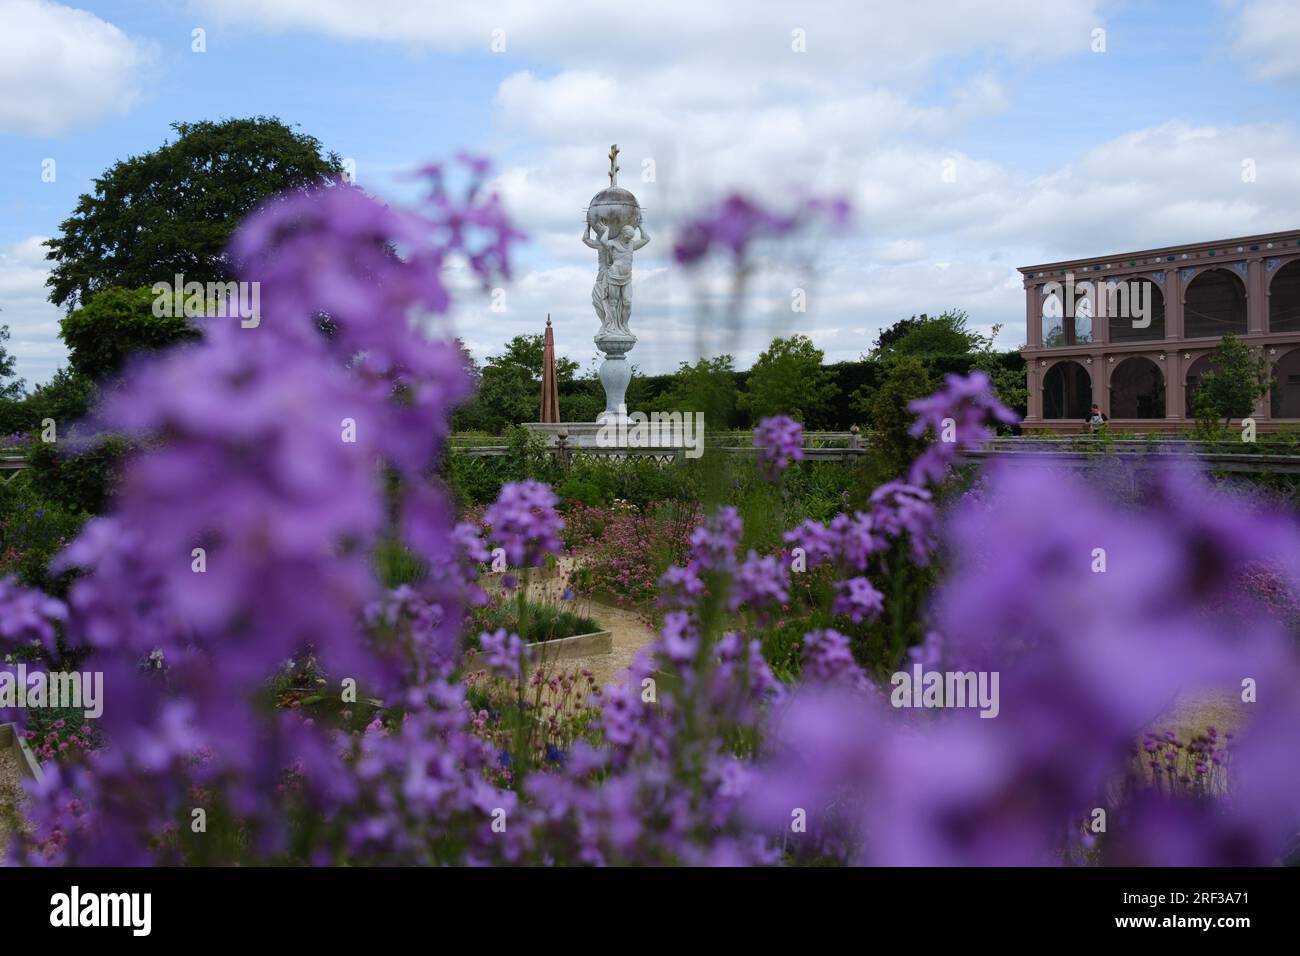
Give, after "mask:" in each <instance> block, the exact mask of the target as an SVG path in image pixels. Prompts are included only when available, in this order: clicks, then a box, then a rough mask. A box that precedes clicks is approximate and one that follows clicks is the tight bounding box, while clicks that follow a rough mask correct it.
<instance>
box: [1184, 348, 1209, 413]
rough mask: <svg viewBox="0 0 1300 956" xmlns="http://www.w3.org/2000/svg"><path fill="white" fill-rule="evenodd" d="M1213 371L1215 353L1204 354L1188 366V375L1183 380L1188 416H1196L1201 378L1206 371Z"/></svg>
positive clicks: (1185, 406)
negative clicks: (1197, 392)
mask: <svg viewBox="0 0 1300 956" xmlns="http://www.w3.org/2000/svg"><path fill="white" fill-rule="evenodd" d="M1212 371H1214V356H1213V355H1202V356H1201V357H1200V358H1198V359H1197V360H1196V361H1195V362H1193V363H1192V364H1191V365H1189V366H1188V367H1187V375H1186V377H1185V378H1184V380H1183V382H1184V384H1183V398H1184V400H1185V401H1186V403H1187V404H1186V405H1184V406H1183V407H1184V408H1185V409H1187V417H1188V418H1195V417H1196V390H1197V389H1198V388H1200V387H1201V379H1203V378H1204V377H1205V375H1206V373H1207V372H1212Z"/></svg>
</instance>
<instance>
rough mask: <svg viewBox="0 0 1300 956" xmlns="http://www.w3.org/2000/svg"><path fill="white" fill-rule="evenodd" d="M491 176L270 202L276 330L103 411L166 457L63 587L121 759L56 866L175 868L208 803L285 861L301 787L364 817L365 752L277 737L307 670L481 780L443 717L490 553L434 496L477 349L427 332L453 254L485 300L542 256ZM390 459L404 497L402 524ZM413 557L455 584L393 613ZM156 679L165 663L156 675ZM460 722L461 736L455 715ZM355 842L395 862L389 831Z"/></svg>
mask: <svg viewBox="0 0 1300 956" xmlns="http://www.w3.org/2000/svg"><path fill="white" fill-rule="evenodd" d="M471 169H472V173H473V176H472V182H471V184H470V187H469V189H468V191H467V192H466V193H465V194H464V195H463V196H456V197H452V196H451V195H450V194H449V193H448V192H447V190H446V189H445V187H444V186H443V184H442V182H441V180H439V181H438V182H437V183H436V184H435V194H436V196H435V198H434V200H433V201H432V203H431V208H430V209H429V210H427V211H426V212H423V213H405V212H398V211H395V210H393V209H391V208H389V207H387V206H385V205H383V204H382V203H379V202H376V201H375V200H373V199H371V198H369V197H367V196H365V195H364V194H363V193H361V192H360V191H359V190H356V189H354V188H351V187H349V186H347V185H344V184H335V185H331V186H329V187H326V188H322V189H318V190H315V191H312V192H310V193H307V194H297V195H292V196H287V197H280V198H277V199H276V200H275V201H272V202H270V203H268V204H267V206H266V207H265V208H264V209H263V210H261V211H259V212H258V213H256V214H254V215H253V216H252V217H250V219H249V220H248V221H247V222H246V223H245V224H244V225H242V226H241V227H240V229H239V230H238V231H237V232H236V235H235V237H234V239H233V240H232V245H231V254H232V258H233V260H234V261H236V262H238V263H239V264H240V268H241V270H242V272H243V276H242V278H245V279H248V280H250V281H257V282H260V283H261V290H262V295H261V302H262V306H263V310H264V312H265V316H264V318H263V320H262V321H261V322H260V323H259V324H257V325H256V326H255V327H249V328H243V327H240V326H239V325H237V324H235V323H220V322H213V323H209V324H208V325H207V326H206V327H205V330H204V336H203V339H202V340H201V341H200V342H198V343H196V344H195V345H192V346H188V347H186V348H184V349H179V350H173V351H171V352H169V353H167V354H166V355H163V356H161V357H158V358H156V359H153V360H149V361H145V362H142V363H138V364H137V365H136V366H135V367H133V368H131V369H130V370H129V371H128V374H127V376H126V377H125V379H124V380H123V382H122V383H121V385H120V386H119V387H118V388H117V389H115V390H114V391H113V392H112V393H111V394H110V396H109V398H108V400H107V401H106V403H105V405H104V406H103V407H102V408H101V409H99V413H98V415H99V419H100V421H101V422H102V423H104V424H105V425H108V426H110V427H112V428H114V429H116V430H118V431H120V432H123V433H126V434H129V435H132V436H137V437H140V438H144V439H148V442H147V451H145V452H143V453H141V454H140V455H138V456H137V457H136V458H134V459H133V460H132V461H131V462H130V463H129V465H128V466H127V468H126V470H125V473H124V476H123V480H122V483H121V488H120V493H119V496H118V498H117V501H116V503H115V508H114V510H113V512H112V513H111V514H110V515H108V516H106V517H103V518H98V519H95V520H93V521H92V522H90V523H89V524H88V525H87V526H86V528H85V529H84V531H83V533H82V534H81V536H80V537H79V538H78V539H77V540H76V541H75V542H73V544H72V545H71V546H70V547H69V548H68V549H67V551H66V552H65V553H64V555H63V556H62V558H61V559H60V564H59V566H60V567H64V568H79V569H82V570H84V571H85V572H86V573H84V574H83V575H82V576H80V577H79V578H78V579H77V580H76V581H75V582H74V583H73V585H72V588H71V591H70V594H69V607H70V611H69V621H68V627H67V640H68V643H69V644H70V646H73V647H81V648H86V649H89V650H90V651H91V652H92V653H93V655H94V661H95V666H96V668H97V669H100V670H102V671H104V673H105V686H106V694H107V695H108V696H109V699H110V700H111V701H113V702H114V703H112V704H111V705H110V706H108V707H106V709H105V714H104V718H103V720H102V725H103V728H102V729H103V732H104V735H105V737H106V738H107V739H108V740H109V741H110V742H111V745H110V746H109V747H107V748H105V749H104V750H103V751H101V752H99V753H96V754H94V755H92V756H91V757H90V758H89V759H88V761H87V762H86V764H85V765H84V766H80V767H72V768H69V769H68V770H67V772H66V773H65V774H63V775H60V774H52V775H50V776H49V777H47V781H46V785H45V792H44V793H43V794H42V795H41V796H40V798H39V799H38V800H35V801H33V806H34V807H35V808H37V809H36V812H35V816H36V819H35V820H34V821H33V822H34V824H35V832H34V834H33V842H34V844H35V847H34V849H33V852H32V857H31V858H32V859H35V860H40V859H53V860H69V861H77V862H92V863H93V862H112V863H134V862H147V861H150V860H157V859H159V858H163V859H167V858H170V857H169V854H170V853H173V852H175V843H174V840H173V841H169V840H168V839H167V835H168V834H169V833H175V826H176V823H177V821H182V820H184V819H185V818H186V817H187V816H188V812H189V811H188V809H187V808H189V807H191V806H195V805H206V806H211V807H213V808H215V807H216V806H218V805H222V806H224V807H226V808H227V809H229V810H230V811H231V812H233V813H235V814H236V815H237V816H238V817H239V818H240V819H241V820H243V821H244V825H245V826H246V828H247V832H248V833H249V836H250V840H251V841H252V846H253V847H254V848H255V851H256V852H257V853H258V854H260V855H273V854H274V853H276V852H279V851H280V850H279V849H278V848H283V847H284V845H285V840H286V839H287V833H286V829H285V827H286V825H287V824H286V821H285V816H284V814H283V812H282V811H281V810H280V809H279V808H277V806H276V795H277V793H278V792H280V790H279V789H278V787H279V784H278V783H277V782H276V781H279V780H281V778H282V776H283V774H284V773H285V772H286V770H285V768H288V767H291V766H293V767H297V768H298V769H297V771H296V772H295V775H294V781H295V783H294V787H295V792H296V793H299V794H301V795H303V798H304V799H313V800H314V799H320V800H321V801H325V800H326V798H327V797H328V798H329V800H331V801H334V802H333V803H326V802H322V804H321V805H322V806H325V807H326V808H327V809H331V810H332V809H337V808H338V807H339V806H340V803H339V801H342V800H350V799H352V798H353V797H354V796H355V787H353V788H351V789H349V787H348V786H345V784H346V783H347V781H351V780H353V779H354V778H353V777H352V776H351V775H350V772H349V770H348V769H347V767H348V762H349V761H351V760H356V759H358V758H357V754H356V753H355V751H353V750H349V749H347V748H344V747H342V746H339V745H338V744H337V742H331V741H330V740H329V739H328V737H326V736H325V735H323V733H322V731H321V730H320V729H319V728H317V727H315V725H314V724H313V723H312V722H310V721H304V720H302V719H301V718H299V717H298V716H296V715H294V714H285V715H283V718H282V719H276V720H268V719H267V718H266V716H265V713H264V707H263V706H262V704H261V702H260V699H259V698H260V696H261V695H262V694H263V693H264V683H265V681H266V680H267V677H268V675H270V674H272V673H274V672H275V670H276V668H277V666H278V664H279V662H280V661H283V660H285V659H287V658H293V657H296V656H297V655H298V654H299V653H301V652H303V651H304V650H305V649H306V648H310V649H311V652H312V653H313V654H314V655H315V656H316V657H317V658H318V659H319V661H320V663H321V666H322V667H323V668H324V670H325V672H326V673H327V674H330V675H332V676H333V677H334V678H335V679H336V680H340V681H351V682H354V683H355V684H357V685H359V686H361V687H363V688H365V692H366V693H367V694H369V695H373V696H375V697H379V698H382V699H383V700H384V702H385V704H386V705H389V706H400V707H403V708H408V709H411V710H413V711H414V712H415V713H417V714H424V715H425V716H419V717H415V718H412V717H411V716H409V715H408V717H407V718H406V719H405V720H403V721H402V722H401V724H400V729H399V731H398V734H397V736H400V737H401V738H402V739H403V740H405V741H407V742H410V741H411V740H412V739H413V738H414V737H417V736H420V735H424V736H423V737H422V738H421V739H422V746H423V747H424V748H425V749H426V750H429V753H430V760H431V761H433V762H434V763H436V764H437V765H438V766H439V767H441V768H443V770H442V772H444V773H449V772H452V771H453V770H454V772H455V774H457V775H458V776H461V777H463V775H464V770H463V769H462V768H461V766H460V764H461V761H459V760H458V759H457V758H454V757H452V754H453V753H456V752H457V751H458V750H464V749H465V748H466V747H468V746H469V744H468V743H467V742H466V741H465V740H462V739H461V738H460V737H458V736H457V734H459V733H460V732H461V731H460V729H459V724H458V722H459V721H460V711H459V708H458V702H449V701H447V700H440V698H445V697H447V696H448V694H450V693H451V692H452V690H454V688H450V689H449V685H447V684H446V681H445V676H443V675H445V674H446V673H447V672H448V670H449V668H450V666H451V663H452V662H453V661H454V659H455V654H456V651H455V648H456V647H457V645H458V642H459V639H460V636H459V632H458V629H459V621H460V617H461V615H460V613H459V602H460V601H461V600H462V597H463V596H464V594H465V587H466V583H467V581H466V577H467V576H466V575H464V574H460V573H454V572H455V570H456V568H457V567H458V564H457V563H455V562H453V563H451V564H449V563H448V561H447V556H448V554H449V553H454V552H455V547H454V546H453V545H452V542H453V541H455V542H459V545H460V547H461V548H462V549H465V550H467V552H468V554H469V556H472V557H479V556H481V555H482V550H481V544H475V543H474V541H473V540H472V539H471V536H468V535H467V534H466V533H465V531H464V530H461V531H459V532H458V531H455V530H454V525H453V521H452V516H451V515H452V513H451V509H450V507H449V504H448V502H447V501H446V500H445V498H444V497H443V496H442V494H441V493H440V492H437V491H436V490H435V489H433V488H432V487H431V486H430V485H429V483H428V480H427V478H426V477H425V475H426V472H427V470H428V469H429V468H430V467H431V466H432V465H433V464H434V463H435V462H436V460H437V453H438V448H439V443H440V441H441V438H442V436H443V435H445V434H446V431H447V428H448V415H449V412H450V410H451V408H452V407H453V406H454V405H455V403H457V402H458V401H460V400H461V399H463V398H464V397H465V396H466V395H467V394H468V393H469V390H470V387H471V382H470V379H469V376H468V375H467V373H466V370H465V368H464V365H463V361H462V358H461V355H460V352H459V350H458V349H457V348H456V347H455V345H454V344H453V343H451V342H446V341H431V340H429V339H428V338H427V337H426V336H425V335H424V334H423V333H422V332H420V331H419V330H418V329H417V328H416V327H415V325H414V324H413V323H412V322H411V321H410V318H411V316H412V315H413V314H416V313H426V314H427V313H438V312H443V311H445V310H446V309H447V307H448V304H449V295H448V293H447V290H446V288H445V287H444V285H443V280H442V275H441V273H442V266H443V263H444V262H445V261H446V259H447V257H448V256H450V255H453V254H455V255H462V256H465V257H466V258H467V259H468V260H469V261H470V263H471V265H472V266H473V267H474V268H475V269H476V270H477V271H478V272H479V274H480V276H481V277H482V278H483V279H484V280H485V281H493V280H495V279H496V278H497V276H498V275H500V274H502V273H504V272H505V271H506V269H507V268H508V257H507V255H506V252H507V249H508V247H509V245H510V243H511V242H513V240H514V239H515V238H516V237H517V235H518V234H517V233H516V232H515V231H514V230H513V229H511V228H510V226H509V224H508V223H507V222H506V221H505V219H504V217H503V216H502V215H501V213H500V208H499V204H498V203H497V202H496V200H495V198H494V197H486V196H484V195H483V193H482V190H481V178H482V176H483V174H484V171H483V169H482V168H481V166H478V165H472V166H471ZM323 327H324V328H323ZM381 462H382V463H386V464H387V465H388V466H389V467H390V468H391V469H392V471H393V473H395V475H396V476H397V478H398V480H399V486H398V487H399V491H398V494H397V496H396V498H395V501H391V502H390V501H386V499H385V488H384V483H383V480H382V479H383V475H382V473H381V472H380V471H379V470H377V468H376V464H377V463H381ZM393 514H395V515H396V522H395V523H394V522H393V521H392V520H391V518H390V516H391V515H393ZM389 535H396V536H397V537H398V539H399V540H400V541H402V542H403V543H404V544H405V545H406V546H407V547H408V548H409V549H410V550H411V551H413V552H414V553H415V554H416V555H417V556H419V557H421V558H423V559H424V560H425V561H426V562H428V563H429V565H430V566H431V567H436V568H437V569H438V571H437V573H434V574H430V575H429V576H428V577H427V578H426V579H425V580H424V581H423V582H421V584H420V585H419V586H418V590H416V589H414V588H413V589H405V590H402V591H400V592H397V593H395V594H393V595H388V596H384V595H382V594H381V592H380V589H379V587H378V583H377V582H376V580H375V576H374V573H373V571H372V568H371V554H372V553H373V551H374V550H375V549H376V548H377V547H378V546H379V543H380V541H381V539H382V538H384V537H386V536H389ZM544 540H545V539H544ZM150 657H152V658H153V659H154V660H159V661H162V662H164V663H165V666H163V667H162V668H161V669H159V668H143V667H141V662H142V661H143V660H145V659H146V658H150ZM452 704H456V706H454V707H452V710H451V711H450V712H451V713H453V714H454V715H455V717H454V721H455V722H456V726H455V727H453V726H452V725H448V724H447V723H446V718H445V716H443V717H435V716H433V715H435V714H438V713H442V712H443V711H446V710H447V708H448V707H449V706H451V705H452ZM439 708H441V710H440V709H439ZM435 733H436V734H437V736H430V735H432V734H435ZM377 734H379V731H378V730H376V731H375V733H374V734H371V735H369V736H372V737H373V736H375V735H377ZM366 746H372V747H374V748H375V749H376V750H378V751H381V752H384V753H386V754H388V757H389V759H390V762H391V763H393V765H394V770H395V771H396V769H397V767H398V766H402V767H408V768H409V767H411V766H414V765H415V764H414V763H412V761H411V756H410V753H409V752H408V753H407V754H406V756H404V757H401V758H400V761H399V758H398V756H397V754H396V753H395V752H393V748H392V745H391V744H384V745H380V744H377V743H376V744H367V745H366ZM385 748H387V750H385ZM430 748H432V749H430ZM448 748H449V749H448ZM363 750H364V747H363ZM196 753H204V754H207V755H208V756H207V757H206V759H204V760H202V761H196V760H195V754H196ZM363 764H364V761H363ZM366 765H367V766H368V765H369V764H366ZM408 778H409V774H408ZM412 782H413V778H409V779H408V781H407V786H408V787H409V786H411V785H412ZM480 783H481V781H480ZM468 785H469V784H468V783H467V786H468ZM477 785H478V784H474V786H477ZM194 792H199V793H201V794H202V795H203V799H201V800H199V799H197V798H196V797H195V796H194ZM412 805H413V804H410V803H405V804H403V806H405V807H408V808H409V807H410V806H412ZM352 835H353V836H356V837H357V838H358V840H359V841H360V842H359V843H357V844H356V845H357V846H365V845H370V843H371V842H372V841H374V840H377V839H378V837H379V835H380V834H379V825H378V824H377V823H371V824H370V825H369V829H368V830H366V832H365V833H361V832H360V831H358V832H356V833H354V834H352ZM383 836H384V837H385V838H386V839H388V843H387V844H386V845H388V846H390V847H391V846H396V845H397V844H395V843H393V842H392V839H391V838H392V837H393V833H391V832H388V833H385V834H383ZM74 837H79V838H74ZM150 847H153V848H154V849H153V850H150Z"/></svg>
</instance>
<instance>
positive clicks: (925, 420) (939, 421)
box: [907, 371, 1020, 485]
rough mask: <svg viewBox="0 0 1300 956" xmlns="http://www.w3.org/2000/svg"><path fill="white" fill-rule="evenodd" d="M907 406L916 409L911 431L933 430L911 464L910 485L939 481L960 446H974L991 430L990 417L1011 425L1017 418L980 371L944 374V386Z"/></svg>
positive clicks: (963, 447)
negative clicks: (928, 445)
mask: <svg viewBox="0 0 1300 956" xmlns="http://www.w3.org/2000/svg"><path fill="white" fill-rule="evenodd" d="M908 408H910V409H911V410H912V411H913V412H915V413H916V422H915V423H914V424H913V425H912V428H911V432H912V434H913V435H917V436H920V435H924V434H925V433H926V432H927V431H930V430H933V431H934V434H935V439H936V440H935V441H934V443H933V444H931V445H930V447H929V448H927V449H926V450H925V451H924V452H923V453H922V454H921V456H920V457H919V458H918V459H917V460H916V461H915V462H913V464H912V468H911V471H909V472H908V477H907V480H908V482H910V483H911V484H913V485H926V484H931V483H935V482H939V481H942V480H943V478H944V477H945V476H946V474H947V472H948V467H949V465H951V464H952V462H953V460H954V459H955V458H956V457H957V454H958V453H959V452H960V451H962V450H963V449H968V448H972V447H977V446H979V445H981V444H983V442H984V441H985V440H986V439H987V438H988V437H989V436H990V435H991V434H992V432H991V431H990V430H989V428H988V424H987V423H988V422H989V421H990V420H993V421H998V422H1002V423H1003V424H1004V425H1014V424H1016V423H1017V422H1019V421H1020V419H1019V417H1018V416H1017V415H1016V414H1015V412H1013V411H1011V409H1009V408H1007V407H1006V406H1005V405H1003V404H1002V403H1001V402H1000V401H998V399H997V396H996V394H995V393H994V391H993V386H992V383H991V382H990V381H989V377H988V375H986V374H985V373H984V372H980V371H976V372H972V373H971V374H970V375H968V376H966V377H965V378H963V377H961V376H959V375H948V376H945V378H944V387H943V388H942V389H941V390H939V391H938V392H935V393H934V394H933V395H931V396H929V397H928V398H919V399H917V400H916V401H914V402H912V403H911V404H910V405H909V406H908Z"/></svg>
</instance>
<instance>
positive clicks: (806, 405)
mask: <svg viewBox="0 0 1300 956" xmlns="http://www.w3.org/2000/svg"><path fill="white" fill-rule="evenodd" d="M823 358H824V355H823V353H822V350H821V349H819V348H817V347H816V346H815V345H813V344H812V340H811V339H809V338H808V337H807V336H805V335H799V334H797V333H796V334H795V335H792V336H790V337H789V338H775V339H773V340H772V344H771V345H769V346H768V348H767V350H766V351H765V352H763V353H762V354H761V355H759V357H758V361H757V362H755V363H754V367H753V368H752V369H751V370H750V372H749V381H748V383H747V387H746V391H745V393H744V394H742V395H741V397H740V404H741V407H742V408H744V409H745V410H747V411H748V412H749V413H750V416H751V418H752V419H753V421H755V422H757V421H758V420H760V419H762V418H765V417H767V416H770V415H789V416H790V417H791V418H793V419H795V420H796V421H798V422H801V423H803V424H804V425H805V426H811V427H815V426H817V425H819V424H821V423H822V421H823V419H824V417H825V415H826V414H827V413H828V412H829V410H830V407H831V404H832V402H834V400H835V398H836V396H837V395H838V394H839V387H838V386H837V385H836V384H835V383H834V381H832V379H831V374H830V372H828V371H827V370H826V369H825V368H823V367H822V360H823Z"/></svg>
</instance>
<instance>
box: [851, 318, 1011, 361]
mask: <svg viewBox="0 0 1300 956" xmlns="http://www.w3.org/2000/svg"><path fill="white" fill-rule="evenodd" d="M968 321H969V316H968V315H967V314H966V311H965V310H964V309H950V310H948V311H947V312H944V313H943V314H942V315H935V316H930V315H924V314H922V315H921V316H919V317H918V316H915V315H914V316H912V317H911V318H910V319H902V320H901V321H899V322H896V323H894V324H893V325H892V326H890V327H889V328H888V329H885V330H883V331H882V332H881V333H880V334H879V335H878V336H877V337H876V345H875V347H874V348H873V349H872V350H871V355H870V357H871V358H875V359H888V358H892V357H895V356H899V355H919V356H922V357H932V356H946V355H969V354H970V353H971V352H974V351H977V350H979V349H980V348H982V347H985V346H986V345H988V344H989V343H990V342H991V340H990V339H986V338H985V337H984V336H982V335H980V334H979V333H978V332H975V331H972V330H971V329H969V328H967V322H968Z"/></svg>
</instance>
